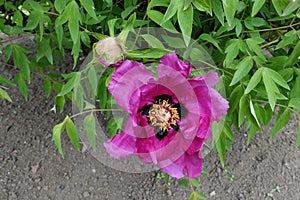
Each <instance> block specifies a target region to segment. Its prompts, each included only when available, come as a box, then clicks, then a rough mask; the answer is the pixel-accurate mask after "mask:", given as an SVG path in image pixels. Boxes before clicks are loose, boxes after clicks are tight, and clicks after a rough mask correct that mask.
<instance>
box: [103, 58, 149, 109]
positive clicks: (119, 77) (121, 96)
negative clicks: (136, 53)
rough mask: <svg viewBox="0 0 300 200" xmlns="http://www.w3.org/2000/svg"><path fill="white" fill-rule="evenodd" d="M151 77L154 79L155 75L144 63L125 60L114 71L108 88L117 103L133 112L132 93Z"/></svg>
mask: <svg viewBox="0 0 300 200" xmlns="http://www.w3.org/2000/svg"><path fill="white" fill-rule="evenodd" d="M150 79H154V76H153V75H152V74H151V73H150V72H149V71H148V70H147V68H146V67H145V66H144V65H143V64H142V63H138V62H134V61H131V60H125V61H124V62H123V63H122V64H121V66H119V67H117V68H116V71H115V72H113V73H112V77H111V80H110V82H109V85H108V90H109V91H110V93H111V94H112V95H113V96H114V98H115V100H116V101H117V103H118V104H119V105H120V106H121V107H122V108H123V109H124V110H125V111H126V112H128V113H130V114H132V113H131V112H130V109H129V102H130V99H131V98H134V96H132V93H133V92H134V91H135V90H136V89H137V88H139V87H141V86H142V85H144V84H147V82H148V81H149V80H150Z"/></svg>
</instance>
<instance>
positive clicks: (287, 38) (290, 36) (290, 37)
mask: <svg viewBox="0 0 300 200" xmlns="http://www.w3.org/2000/svg"><path fill="white" fill-rule="evenodd" d="M297 34H298V33H297V31H296V30H291V31H289V32H287V33H286V34H284V35H283V37H282V40H281V41H280V42H279V43H278V44H277V46H276V47H275V50H277V49H280V48H282V47H285V46H287V45H290V44H292V43H293V41H295V40H297V39H298V36H297Z"/></svg>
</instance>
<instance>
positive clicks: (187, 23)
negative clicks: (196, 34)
mask: <svg viewBox="0 0 300 200" xmlns="http://www.w3.org/2000/svg"><path fill="white" fill-rule="evenodd" d="M193 17H194V10H193V7H192V6H190V7H188V8H187V9H186V10H184V7H183V1H180V4H179V6H178V12H177V18H178V23H179V27H180V30H181V32H182V34H183V39H184V42H185V44H186V46H188V45H189V43H190V39H191V35H192V28H193Z"/></svg>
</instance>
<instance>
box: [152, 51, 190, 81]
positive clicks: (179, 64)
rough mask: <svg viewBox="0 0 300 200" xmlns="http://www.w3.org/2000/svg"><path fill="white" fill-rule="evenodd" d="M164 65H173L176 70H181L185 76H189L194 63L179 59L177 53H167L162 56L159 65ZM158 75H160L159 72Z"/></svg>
mask: <svg viewBox="0 0 300 200" xmlns="http://www.w3.org/2000/svg"><path fill="white" fill-rule="evenodd" d="M164 65H166V66H169V67H172V68H173V69H175V70H176V71H178V72H180V73H181V74H182V76H184V77H185V78H188V77H189V76H190V74H191V72H192V67H193V66H192V64H189V63H188V62H184V61H182V60H180V59H178V57H177V55H176V54H175V53H170V54H166V55H164V56H163V57H161V59H160V63H159V66H164ZM158 76H159V77H160V74H159V73H158Z"/></svg>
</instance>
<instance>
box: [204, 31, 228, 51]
mask: <svg viewBox="0 0 300 200" xmlns="http://www.w3.org/2000/svg"><path fill="white" fill-rule="evenodd" d="M199 39H200V40H204V41H208V42H210V43H212V44H213V45H214V46H215V47H217V48H218V50H219V51H220V52H223V50H222V49H221V48H220V46H219V44H218V41H217V40H216V39H215V38H213V37H212V36H211V35H209V34H207V33H203V34H201V35H200V37H199Z"/></svg>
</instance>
